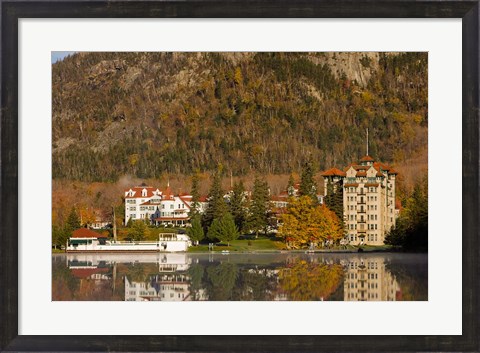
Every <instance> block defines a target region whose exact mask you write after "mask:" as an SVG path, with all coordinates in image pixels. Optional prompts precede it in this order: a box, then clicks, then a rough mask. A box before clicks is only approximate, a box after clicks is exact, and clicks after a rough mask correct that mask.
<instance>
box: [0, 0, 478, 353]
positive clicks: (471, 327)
mask: <svg viewBox="0 0 480 353" xmlns="http://www.w3.org/2000/svg"><path fill="white" fill-rule="evenodd" d="M1 16H2V17H1V79H2V81H1V125H0V133H1V135H0V136H1V137H0V143H1V146H0V149H1V150H0V152H1V160H0V165H1V179H0V193H1V201H0V232H1V233H0V266H1V267H0V271H1V272H0V327H1V336H0V349H1V351H40V352H53V351H61V352H72V351H88V352H93V351H135V352H136V351H148V352H150V351H162V352H169V351H175V352H177V351H186V352H187V351H188V352H191V351H202V352H212V351H219V352H241V351H245V352H267V351H269V352H311V351H325V352H337V351H359V352H366V351H368V352H371V351H380V352H388V351H435V352H439V351H451V352H453V351H462V352H478V351H480V346H479V338H478V337H479V336H480V332H479V329H478V328H479V327H478V320H479V316H480V313H479V311H478V302H479V299H478V295H479V292H478V283H479V280H480V278H479V276H478V275H479V261H478V259H479V255H480V254H479V249H480V248H479V244H478V239H479V228H478V225H479V221H478V219H479V216H480V213H479V207H478V204H479V199H478V192H479V174H478V171H479V165H480V164H479V162H480V161H479V153H478V152H479V119H478V118H479V90H478V84H479V70H478V67H479V42H478V34H479V1H478V0H474V1H439V0H431V1H413V0H404V1H398V0H393V1H385V0H381V1H376V0H357V1H353V0H336V1H327V0H316V1H315V0H297V1H293V0H291V1H288V2H287V1H285V0H277V1H275V0H263V1H262V0H242V1H240V0H229V1H218V0H207V1H201V0H197V1H194V0H186V1H169V0H167V1H65V0H59V1H4V0H2V1H1ZM113 17H119V18H157V17H178V18H182V17H183V18H192V17H205V18H461V19H462V29H463V32H462V45H463V49H462V54H463V59H462V66H463V67H462V79H463V82H462V85H463V92H462V93H463V114H462V115H463V116H462V133H463V142H462V143H463V156H462V192H463V199H462V207H463V216H462V222H463V231H462V239H463V240H462V241H463V244H462V248H463V259H462V266H463V278H462V281H463V293H462V305H463V316H462V324H463V326H462V327H463V334H462V335H459V336H422V335H415V336H393V335H392V336H375V335H371V336H113V335H112V336H21V335H18V279H17V274H18V241H17V239H18V19H20V18H113ZM456 206H458V205H456ZM445 304H446V305H448V303H445ZM214 331H215V330H212V332H214Z"/></svg>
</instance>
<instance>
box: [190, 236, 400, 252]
mask: <svg viewBox="0 0 480 353" xmlns="http://www.w3.org/2000/svg"><path fill="white" fill-rule="evenodd" d="M226 250H228V251H229V252H262V251H264V252H271V251H273V252H276V251H291V252H305V251H306V250H307V249H298V250H287V248H286V246H285V243H284V242H282V241H279V240H276V239H275V238H258V239H250V240H248V239H240V240H234V241H232V242H230V246H227V244H226V243H215V244H214V247H213V252H222V251H226ZM391 250H393V249H392V247H391V246H389V245H382V246H366V245H364V246H362V247H361V250H360V251H363V252H386V251H391ZM358 251H359V247H357V246H351V245H349V246H347V247H333V248H329V249H315V252H358ZM188 252H190V253H203V252H210V250H209V248H208V244H200V245H198V246H192V247H190V248H189V249H188Z"/></svg>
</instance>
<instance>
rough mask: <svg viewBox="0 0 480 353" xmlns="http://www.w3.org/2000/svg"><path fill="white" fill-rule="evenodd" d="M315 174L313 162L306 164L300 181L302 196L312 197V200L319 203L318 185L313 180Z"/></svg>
mask: <svg viewBox="0 0 480 353" xmlns="http://www.w3.org/2000/svg"><path fill="white" fill-rule="evenodd" d="M313 176H314V172H313V167H312V163H311V162H307V163H305V165H304V167H303V169H302V177H301V180H300V190H299V191H298V192H299V194H300V196H310V198H311V199H312V200H313V201H315V202H316V203H318V198H317V185H316V183H315V180H314V179H313Z"/></svg>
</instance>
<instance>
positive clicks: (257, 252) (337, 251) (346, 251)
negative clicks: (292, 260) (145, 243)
mask: <svg viewBox="0 0 480 353" xmlns="http://www.w3.org/2000/svg"><path fill="white" fill-rule="evenodd" d="M358 250H359V249H329V250H324V249H318V250H249V251H244V250H241V251H239V250H217V251H181V252H160V251H159V252H151V251H150V252H141V251H135V252H131V254H132V255H136V254H192V255H202V254H209V255H210V254H218V255H230V254H250V255H261V254H311V255H315V254H365V253H368V254H371V253H392V254H399V253H400V254H401V253H404V254H428V251H420V250H418V251H413V250H411V251H406V250H401V249H362V251H358ZM92 253H95V254H117V253H120V252H115V251H110V252H107V251H97V252H91V251H90V252H85V251H75V252H65V251H61V252H60V251H56V252H52V255H62V254H92ZM128 253H129V251H123V252H121V254H122V255H125V254H128Z"/></svg>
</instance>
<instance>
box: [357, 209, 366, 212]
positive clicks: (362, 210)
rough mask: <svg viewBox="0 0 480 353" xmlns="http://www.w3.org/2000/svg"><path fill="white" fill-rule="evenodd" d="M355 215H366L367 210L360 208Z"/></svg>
mask: <svg viewBox="0 0 480 353" xmlns="http://www.w3.org/2000/svg"><path fill="white" fill-rule="evenodd" d="M357 213H367V210H366V209H364V208H361V209H359V210H358V211H357Z"/></svg>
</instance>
